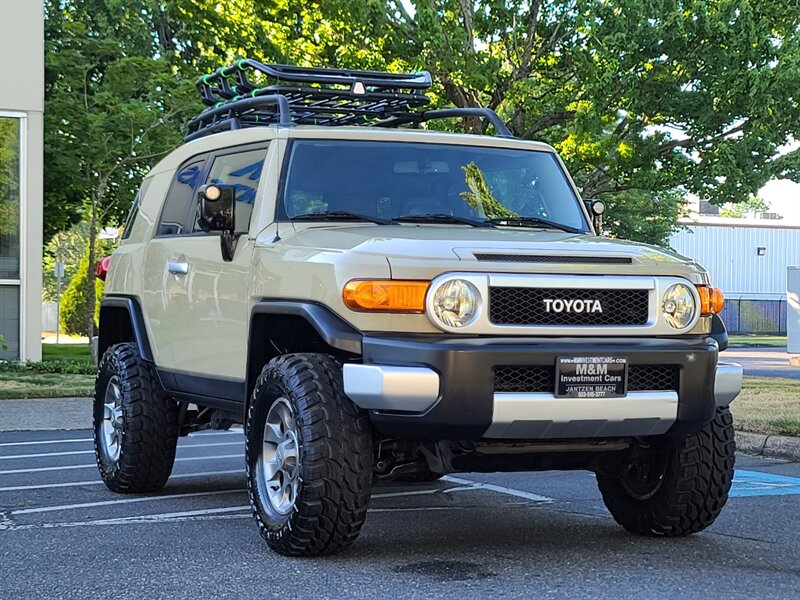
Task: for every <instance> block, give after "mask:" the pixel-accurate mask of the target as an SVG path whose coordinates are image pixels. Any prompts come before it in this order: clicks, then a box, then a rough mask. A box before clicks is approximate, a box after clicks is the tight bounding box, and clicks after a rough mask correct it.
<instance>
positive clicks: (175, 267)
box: [167, 260, 189, 275]
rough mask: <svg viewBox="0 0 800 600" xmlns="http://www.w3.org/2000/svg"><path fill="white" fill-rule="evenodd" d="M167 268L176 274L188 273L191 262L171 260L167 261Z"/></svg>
mask: <svg viewBox="0 0 800 600" xmlns="http://www.w3.org/2000/svg"><path fill="white" fill-rule="evenodd" d="M167 270H168V271H169V272H170V273H174V274H175V275H186V274H187V273H188V272H189V263H188V262H186V261H183V262H180V261H177V260H171V261H169V262H168V263H167Z"/></svg>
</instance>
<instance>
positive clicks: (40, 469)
mask: <svg viewBox="0 0 800 600" xmlns="http://www.w3.org/2000/svg"><path fill="white" fill-rule="evenodd" d="M223 458H242V455H241V454H220V455H218V456H182V457H180V458H176V459H175V462H182V461H188V460H218V459H223ZM96 468H97V464H96V463H92V464H89V465H63V466H60V467H35V468H33V469H10V470H8V471H0V475H15V474H18V473H41V472H44V471H64V470H71V469H96Z"/></svg>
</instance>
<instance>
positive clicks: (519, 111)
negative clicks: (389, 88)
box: [321, 0, 800, 233]
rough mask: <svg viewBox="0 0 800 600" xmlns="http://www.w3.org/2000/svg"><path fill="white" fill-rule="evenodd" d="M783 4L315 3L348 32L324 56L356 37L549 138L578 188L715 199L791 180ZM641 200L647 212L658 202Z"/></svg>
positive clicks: (791, 22)
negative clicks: (781, 150) (783, 151)
mask: <svg viewBox="0 0 800 600" xmlns="http://www.w3.org/2000/svg"><path fill="white" fill-rule="evenodd" d="M790 5H791V6H792V7H793V8H791V9H790V8H789V6H787V4H786V2H785V1H784V0H780V1H779V0H759V1H757V2H756V1H754V0H689V1H688V2H687V1H685V0H611V1H609V0H482V1H477V2H474V1H470V2H466V1H463V0H425V1H412V2H400V1H393V0H388V1H383V0H368V1H366V2H365V1H363V0H336V1H330V2H321V10H322V11H323V14H325V15H326V16H327V17H328V18H330V19H333V20H334V21H336V25H335V27H334V29H336V30H337V32H339V33H338V35H339V36H348V37H349V40H348V41H341V44H342V50H341V51H340V52H338V53H334V54H337V55H345V54H346V55H352V54H353V50H352V48H351V49H348V50H347V51H345V50H344V46H345V45H347V46H352V45H355V46H358V47H359V48H360V49H361V50H362V51H363V53H362V54H361V56H362V58H366V59H367V62H371V63H372V64H374V65H375V66H381V65H397V66H400V67H404V68H409V69H414V68H417V69H423V68H427V69H429V70H431V71H432V73H433V75H434V79H435V80H436V81H438V82H440V83H439V85H438V87H437V90H436V94H435V95H436V100H437V103H439V104H452V105H456V106H464V107H466V106H489V107H491V108H494V109H496V110H498V111H499V112H500V114H501V115H502V116H504V117H505V118H506V120H507V121H508V122H509V124H510V127H511V129H512V131H513V133H514V134H515V135H517V136H519V137H523V138H538V139H542V140H544V141H547V142H549V143H551V144H552V145H554V146H555V147H556V148H557V149H558V150H559V152H560V153H561V155H562V157H563V158H564V159H565V160H566V162H567V163H568V165H569V167H570V170H571V172H572V173H573V175H574V177H575V179H576V182H577V183H578V185H579V187H580V188H581V189H582V192H583V195H584V197H586V198H594V197H603V198H605V199H607V200H608V201H609V204H610V205H614V204H615V203H614V201H613V199H612V198H611V196H612V195H615V194H620V193H623V192H625V193H628V194H626V195H625V196H619V198H631V197H632V196H631V194H634V195H638V197H641V196H642V194H656V195H658V194H662V193H663V192H665V191H668V190H673V189H676V188H678V187H682V188H684V189H686V190H687V192H691V193H695V194H697V195H698V196H700V198H702V199H704V200H709V201H711V202H713V203H715V204H723V203H725V202H738V201H741V200H743V199H746V198H747V197H748V196H749V195H751V194H754V193H755V192H756V191H757V190H758V189H759V188H760V187H761V186H762V185H763V184H764V183H765V182H766V181H768V180H769V179H770V178H772V177H781V176H783V177H794V178H796V179H800V175H799V171H800V170H799V169H798V167H797V165H798V164H800V163H799V162H798V161H800V151H798V150H795V151H794V152H793V153H791V154H790V155H788V156H785V157H782V158H780V159H777V158H776V155H777V149H778V147H779V146H780V145H782V144H784V143H785V142H786V141H787V140H789V139H790V138H791V136H792V134H794V135H795V137H797V134H798V124H800V100H799V99H798V95H797V93H796V92H797V81H798V80H800V9H798V4H797V2H796V0H792V2H790ZM408 6H411V7H413V9H412V10H408V9H407V7H408ZM348 21H349V23H348V24H347V25H345V23H346V22H348ZM353 32H360V35H352V34H353ZM337 39H341V37H340V38H337V37H336V36H333V37H332V39H331V43H335V42H336V40H337ZM468 127H469V128H470V129H473V130H483V128H484V127H485V125H483V124H481V123H476V122H473V123H469V124H468ZM655 197H658V196H655ZM636 204H637V205H638V206H639V208H642V209H645V210H647V214H648V215H649V216H651V217H652V218H653V219H656V220H657V219H658V218H659V216H660V210H661V208H663V207H660V208H659V213H658V214H657V213H655V212H653V209H654V206H651V205H646V204H643V203H641V202H637V203H636ZM673 206H675V205H674V204H673ZM672 216H674V215H672ZM619 223H620V225H622V224H623V223H626V227H625V230H626V231H627V232H636V231H637V228H636V227H633V226H632V225H634V224H632V223H627V222H624V221H623V220H622V219H619ZM629 225H630V226H629ZM621 231H622V229H620V230H619V231H618V232H617V233H621Z"/></svg>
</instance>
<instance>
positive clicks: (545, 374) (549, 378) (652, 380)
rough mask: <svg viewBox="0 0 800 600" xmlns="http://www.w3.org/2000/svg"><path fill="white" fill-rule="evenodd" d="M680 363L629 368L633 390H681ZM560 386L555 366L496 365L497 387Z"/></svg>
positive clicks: (544, 389) (542, 388)
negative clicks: (679, 385)
mask: <svg viewBox="0 0 800 600" xmlns="http://www.w3.org/2000/svg"><path fill="white" fill-rule="evenodd" d="M678 381H679V377H678V367H676V366H666V367H664V366H658V367H649V366H640V365H632V366H630V367H629V368H628V391H629V392H656V391H664V390H673V391H676V392H677V391H678ZM555 386H556V369H555V367H543V366H530V367H495V369H494V391H495V392H516V393H534V392H545V393H553V391H554V390H555Z"/></svg>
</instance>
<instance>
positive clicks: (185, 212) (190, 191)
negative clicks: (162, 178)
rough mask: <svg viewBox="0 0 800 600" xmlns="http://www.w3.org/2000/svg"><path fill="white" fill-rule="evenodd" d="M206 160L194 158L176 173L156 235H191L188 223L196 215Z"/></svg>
mask: <svg viewBox="0 0 800 600" xmlns="http://www.w3.org/2000/svg"><path fill="white" fill-rule="evenodd" d="M205 162H206V159H205V158H200V159H198V158H194V159H192V160H190V161H188V162H186V163H184V164H183V165H181V167H180V168H179V169H178V170H177V171H176V172H175V178H174V179H173V180H172V185H170V186H169V192H167V199H166V200H165V201H164V209H163V210H162V211H161V220H160V222H159V224H158V232H157V233H156V235H180V234H182V233H189V231H188V230H187V222H188V220H189V215H192V217H193V216H194V214H195V211H194V210H193V209H194V205H195V202H196V198H195V190H196V189H197V186H198V184H199V182H200V178H201V177H202V175H203V167H204V166H205Z"/></svg>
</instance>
